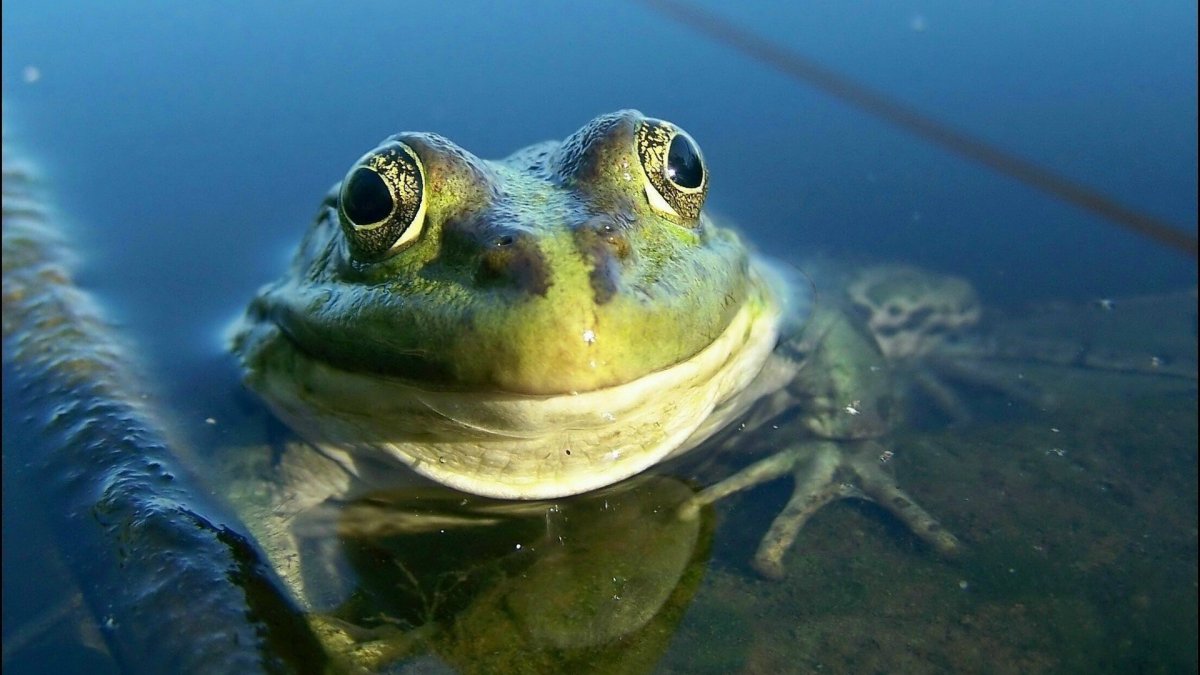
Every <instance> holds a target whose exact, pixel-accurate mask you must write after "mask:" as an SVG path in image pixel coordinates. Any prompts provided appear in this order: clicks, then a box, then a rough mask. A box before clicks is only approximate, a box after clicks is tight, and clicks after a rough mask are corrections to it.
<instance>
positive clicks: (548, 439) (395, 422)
mask: <svg viewBox="0 0 1200 675" xmlns="http://www.w3.org/2000/svg"><path fill="white" fill-rule="evenodd" d="M672 148H673V149H672ZM702 162H703V160H702V158H701V157H700V155H699V149H698V148H697V147H696V146H695V145H694V141H692V140H691V138H690V137H689V136H684V135H682V132H679V131H678V130H677V129H676V128H675V127H674V126H672V125H669V124H668V123H666V122H661V121H658V120H651V119H647V118H645V117H642V115H641V114H640V113H637V112H634V111H624V112H619V113H615V114H612V115H607V116H603V117H599V118H597V119H595V120H593V121H592V122H591V123H589V124H588V125H586V126H585V127H583V129H581V130H580V131H578V132H576V133H575V134H574V135H572V136H571V137H570V138H568V139H567V140H565V141H563V142H562V143H542V144H539V145H535V146H531V147H529V148H526V149H524V150H522V151H520V152H517V153H515V154H513V155H512V156H510V157H509V158H507V159H505V160H503V161H499V162H489V161H484V160H480V159H477V158H475V157H473V156H471V155H470V154H468V153H467V152H466V151H464V150H462V149H460V148H458V147H457V146H455V145H454V144H452V143H450V142H449V141H447V140H445V139H443V138H441V137H439V136H435V135H432V134H416V133H405V134H399V135H397V136H393V137H392V138H389V139H388V140H387V141H385V142H384V144H383V145H381V146H380V148H378V149H377V150H375V151H373V152H371V153H368V154H367V155H365V156H364V157H363V158H362V159H360V160H359V161H358V162H357V163H356V164H355V165H354V166H353V167H351V169H350V172H349V173H348V178H347V180H346V182H344V183H343V185H342V186H341V187H338V188H335V189H334V190H333V192H332V193H331V195H330V197H329V198H328V199H327V200H326V202H325V203H324V204H323V205H322V207H321V210H320V212H319V213H318V216H317V219H316V222H315V223H314V225H313V226H312V228H311V229H310V230H309V232H308V235H307V236H306V238H305V239H304V241H303V243H302V244H301V246H300V250H299V252H298V253H297V254H296V257H295V259H294V261H293V263H292V267H291V270H290V271H289V273H288V274H287V275H286V276H285V277H284V278H283V279H282V280H281V281H279V282H278V283H276V284H273V285H271V286H268V287H266V288H265V289H264V290H263V291H262V293H261V294H260V295H259V296H258V297H257V298H255V299H254V301H253V302H252V303H251V305H250V308H249V310H248V311H247V313H246V316H245V318H244V319H243V321H242V322H241V324H240V325H239V326H238V327H237V329H236V331H235V334H234V337H233V349H234V351H235V352H236V353H237V354H238V355H239V356H240V357H241V359H242V362H243V365H244V366H245V367H246V370H247V376H246V379H247V381H248V383H249V384H250V386H251V387H252V388H254V389H255V390H256V391H258V393H260V394H261V395H262V396H263V397H264V398H265V399H266V400H267V402H268V403H269V404H270V405H271V407H272V408H273V409H274V410H275V412H276V413H277V414H278V415H279V417H280V418H282V419H283V420H284V422H286V423H287V424H288V425H289V426H291V427H292V428H293V429H295V430H296V431H298V432H299V433H300V435H301V436H303V437H304V438H306V439H307V440H308V441H309V442H310V443H312V444H313V445H315V446H316V447H318V448H320V449H321V451H322V453H324V454H325V455H326V456H327V457H331V458H336V459H337V461H338V462H339V463H341V464H343V465H344V466H352V465H354V464H355V463H356V460H355V458H356V457H367V456H371V457H391V458H393V459H396V460H399V462H400V463H401V464H404V465H406V466H409V467H411V468H412V469H414V470H415V471H417V472H418V473H420V474H422V475H425V476H427V477H429V478H432V479H434V480H436V481H438V482H440V483H443V484H445V485H449V486H451V487H454V488H457V489H459V490H463V491H466V492H471V493H475V494H481V495H487V496H491V497H499V498H506V499H540V498H553V497H558V496H563V495H570V494H578V493H581V492H586V491H588V490H593V489H596V488H599V487H603V486H605V485H610V484H612V483H615V482H617V481H620V480H622V479H624V478H628V477H629V476H632V475H635V474H637V473H639V472H641V471H643V470H645V469H646V468H648V467H650V466H652V465H654V464H655V463H657V462H660V461H662V460H663V459H665V458H667V457H669V456H671V455H673V454H677V453H679V452H683V451H684V450H687V449H688V448H691V447H694V446H695V445H696V444H697V443H699V442H701V441H702V440H703V439H704V438H705V437H707V435H708V434H711V433H712V431H713V430H714V429H716V428H718V427H719V426H720V425H719V424H717V423H716V421H715V420H716V419H717V418H721V419H724V416H726V415H727V414H732V413H730V412H729V411H731V410H734V409H735V408H736V409H741V408H742V407H744V406H740V405H734V404H733V403H731V401H733V400H734V399H738V400H740V398H741V397H740V395H741V394H742V393H743V392H744V391H746V390H747V388H748V387H749V385H750V383H751V381H753V380H754V378H755V377H756V376H757V375H758V373H759V372H760V371H761V370H762V368H763V364H764V363H765V362H766V361H767V359H768V358H769V357H770V354H771V353H772V350H773V349H774V348H775V346H776V344H777V342H778V337H779V331H780V328H781V324H782V323H783V321H784V313H785V312H786V311H787V308H786V299H787V297H789V287H788V283H787V282H786V281H783V277H782V276H781V275H780V274H778V273H777V271H776V270H775V269H774V268H772V267H771V266H769V265H767V264H766V263H765V262H764V261H762V260H761V259H758V258H755V257H752V256H751V255H750V254H749V253H748V252H747V250H746V249H745V247H744V246H743V245H742V244H741V242H740V240H739V239H738V237H737V236H736V235H735V234H734V233H733V232H732V231H730V230H726V229H722V228H719V227H717V226H716V225H715V224H713V223H712V222H711V221H710V220H709V219H708V218H707V217H706V216H704V215H703V214H701V213H700V211H699V204H700V202H701V201H702V199H703V196H704V194H705V192H706V190H707V185H708V180H707V171H706V170H705V169H704V168H703V163H702ZM393 163H395V164H393ZM647 171H656V172H659V173H660V174H661V175H658V176H657V177H656V178H655V179H654V180H650V179H649V178H648V177H647ZM672 176H679V177H680V178H681V180H683V181H685V183H686V185H680V186H678V187H679V194H670V193H668V194H665V195H664V194H663V192H664V191H668V190H671V189H673V186H675V183H674V182H673V178H672ZM414 199H417V200H420V201H419V202H414V201H412V200H414ZM361 221H369V222H361ZM393 242H394V243H393ZM351 472H352V473H358V472H357V471H356V470H354V469H351Z"/></svg>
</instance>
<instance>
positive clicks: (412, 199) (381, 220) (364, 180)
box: [338, 141, 426, 262]
mask: <svg viewBox="0 0 1200 675" xmlns="http://www.w3.org/2000/svg"><path fill="white" fill-rule="evenodd" d="M425 201H426V199H425V168H424V166H422V165H421V159H420V158H419V157H417V153H415V152H413V150H412V148H410V147H408V146H407V145H405V144H403V143H400V142H396V141H393V142H391V143H387V144H386V145H384V146H382V147H379V148H376V149H375V150H372V151H371V152H369V153H367V154H366V155H364V156H363V157H362V159H360V160H358V161H357V162H355V163H354V166H353V167H351V169H350V171H349V173H347V174H346V178H345V179H343V180H342V188H341V190H340V191H339V193H338V214H339V215H340V220H341V223H342V232H343V233H345V235H346V241H347V242H348V243H349V244H350V253H351V255H353V256H354V258H355V259H357V260H361V261H363V262H377V261H379V260H383V259H384V258H387V257H388V256H390V255H392V254H394V253H396V252H397V251H400V250H401V249H403V248H404V247H405V246H406V245H408V244H409V243H410V242H412V241H414V240H415V239H416V238H417V237H418V236H420V234H421V230H422V229H424V225H425Z"/></svg>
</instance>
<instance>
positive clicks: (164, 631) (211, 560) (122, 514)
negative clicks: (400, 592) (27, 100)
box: [3, 124, 325, 673]
mask: <svg viewBox="0 0 1200 675" xmlns="http://www.w3.org/2000/svg"><path fill="white" fill-rule="evenodd" d="M5 126H7V124H6V125H5ZM10 145H11V144H10V142H9V139H8V133H7V129H6V130H5V139H4V152H3V255H4V263H3V298H4V309H3V329H4V362H5V363H4V365H5V372H6V375H8V376H9V377H6V381H5V383H4V401H5V413H6V414H16V415H19V420H20V421H19V422H18V423H17V424H16V428H17V430H18V431H17V434H19V436H17V434H14V436H17V438H16V440H18V441H19V442H14V443H6V446H5V448H4V452H5V461H6V464H8V463H9V462H15V463H18V464H19V465H21V466H26V467H29V470H30V472H31V477H33V478H35V479H36V480H37V481H38V483H39V485H38V488H37V492H38V494H39V495H40V496H41V498H42V504H41V507H42V509H43V510H44V512H45V521H46V522H47V523H49V525H50V527H51V528H52V529H53V530H54V535H55V538H56V539H57V541H58V542H59V545H60V547H61V548H62V550H63V558H64V559H65V560H66V561H67V565H68V567H69V568H70V570H71V572H72V573H73V575H74V577H75V578H76V580H77V582H78V584H79V587H80V589H81V591H82V594H83V598H84V601H85V603H86V605H87V607H88V608H89V609H90V612H91V613H92V615H93V616H94V617H95V618H96V622H97V624H98V625H99V626H100V628H101V632H102V633H103V636H104V639H105V643H106V645H107V647H108V649H109V651H110V652H111V653H112V655H113V656H114V658H115V659H116V661H117V662H118V663H119V664H120V666H121V668H122V669H123V670H125V671H126V672H134V673H167V672H170V673H255V672H268V673H283V672H322V671H324V670H325V657H324V654H323V652H322V650H321V648H320V646H319V643H318V642H317V640H316V638H315V637H314V635H313V634H312V632H311V630H310V629H309V626H308V624H307V622H306V621H305V619H304V615H303V613H302V612H301V611H300V609H299V608H298V606H297V605H296V603H295V601H294V600H293V599H292V598H291V597H290V595H289V594H288V592H287V591H286V590H285V588H284V586H283V585H282V583H281V582H280V580H279V579H278V578H277V576H276V575H275V573H274V572H273V570H272V569H271V568H270V567H269V566H268V565H267V564H266V562H265V561H266V558H265V556H264V555H263V553H262V551H261V550H259V549H258V547H257V546H256V544H255V543H254V542H253V540H252V539H251V538H250V537H249V536H247V535H246V534H245V532H246V529H245V528H244V527H243V526H242V524H241V523H239V522H238V519H237V518H236V517H235V516H234V515H233V513H232V512H231V511H230V510H229V509H228V508H227V507H225V506H224V505H222V504H221V503H219V502H218V501H216V500H214V498H212V497H211V496H209V494H208V491H207V490H206V489H205V488H204V487H203V485H202V484H201V482H200V481H199V480H198V478H197V477H196V476H194V475H191V474H190V473H189V471H188V469H187V468H186V467H185V466H184V464H183V463H182V462H181V461H180V460H179V458H178V457H176V456H175V454H174V453H173V452H172V449H171V448H172V442H171V439H170V438H169V436H168V434H167V433H166V432H165V431H164V429H166V428H167V427H166V426H165V425H164V424H163V421H162V418H161V417H160V415H159V414H158V413H157V412H156V411H155V410H154V409H153V406H152V405H151V403H150V401H149V399H148V398H147V393H146V392H147V391H149V390H153V387H150V388H149V389H148V388H147V386H146V383H145V381H143V380H139V379H138V377H137V375H136V373H137V364H136V359H133V358H131V353H132V352H131V351H130V349H128V347H127V346H126V345H125V344H123V343H122V341H121V339H120V336H118V335H117V333H116V332H115V331H114V330H113V328H112V327H111V326H110V325H109V323H108V322H106V320H105V318H104V316H103V315H102V313H101V312H100V311H99V310H98V309H97V307H96V305H95V303H94V302H93V301H92V299H91V298H90V297H89V296H88V295H87V294H86V293H84V292H83V291H81V290H80V289H79V288H78V287H76V286H75V285H74V283H73V282H72V278H71V274H70V253H69V250H68V249H67V248H66V247H65V246H64V245H63V243H62V232H61V231H60V229H59V227H58V224H57V223H56V220H57V219H56V217H55V216H54V215H53V211H52V210H51V209H50V208H49V207H48V204H47V202H46V201H45V200H44V199H42V198H41V196H40V194H39V193H40V190H39V185H38V182H37V180H36V177H35V175H34V172H33V171H31V170H30V169H29V168H28V167H27V166H25V165H23V164H22V163H21V162H20V161H19V160H18V159H17V158H16V157H15V156H14V155H13V153H12V151H11V148H10ZM8 426H9V425H8V424H7V423H6V427H8ZM6 435H7V434H6ZM8 440H10V441H11V440H14V438H9V439H8Z"/></svg>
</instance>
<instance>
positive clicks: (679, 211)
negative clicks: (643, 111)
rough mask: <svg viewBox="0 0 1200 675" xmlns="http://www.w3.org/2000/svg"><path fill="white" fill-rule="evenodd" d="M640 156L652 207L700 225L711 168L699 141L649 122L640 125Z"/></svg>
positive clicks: (665, 125)
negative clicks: (701, 151) (706, 162)
mask: <svg viewBox="0 0 1200 675" xmlns="http://www.w3.org/2000/svg"><path fill="white" fill-rule="evenodd" d="M637 155H638V160H639V161H640V162H641V163H642V170H643V171H645V172H646V198H647V199H648V200H649V201H650V205H651V206H653V207H654V208H655V209H656V210H658V211H661V212H662V213H665V214H667V215H669V216H673V217H674V218H679V219H681V220H683V221H685V222H686V223H688V224H690V223H695V222H697V221H698V220H699V218H700V210H701V209H702V208H704V198H705V197H706V196H707V195H708V168H707V167H706V166H705V164H704V156H703V155H701V154H700V146H698V145H696V141H694V140H692V137H691V136H689V135H688V134H687V132H686V131H684V130H682V129H680V128H679V127H676V126H675V125H673V124H671V123H669V122H663V121H662V120H655V119H648V120H646V121H644V122H642V123H641V124H639V125H638V129H637Z"/></svg>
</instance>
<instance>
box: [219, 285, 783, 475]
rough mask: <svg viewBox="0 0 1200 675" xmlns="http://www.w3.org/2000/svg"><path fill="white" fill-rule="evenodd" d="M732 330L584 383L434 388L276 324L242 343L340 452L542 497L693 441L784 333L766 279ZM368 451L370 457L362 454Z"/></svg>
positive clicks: (287, 400) (275, 398)
mask: <svg viewBox="0 0 1200 675" xmlns="http://www.w3.org/2000/svg"><path fill="white" fill-rule="evenodd" d="M758 281H759V283H755V284H754V288H755V292H753V293H751V294H750V297H749V298H748V300H747V302H746V303H745V305H744V306H743V307H742V308H741V310H739V312H738V313H737V314H736V315H735V317H734V319H733V320H732V321H731V322H730V324H729V326H728V327H727V328H726V329H725V331H724V332H723V333H722V334H721V335H719V336H718V337H717V338H716V339H715V340H714V341H713V342H712V343H711V344H710V345H708V346H707V347H705V348H704V349H703V350H701V351H700V352H699V353H697V354H696V355H694V356H692V357H691V358H689V359H687V360H685V361H682V362H680V363H677V364H675V365H673V366H669V367H667V368H664V369H662V370H658V371H656V372H653V373H650V374H648V375H645V376H642V377H640V378H637V379H635V380H632V381H630V382H626V383H623V384H619V385H615V386H611V387H606V388H602V389H596V390H593V391H587V392H582V393H577V394H561V395H552V396H545V395H539V396H534V395H527V394H515V393H504V392H464V391H440V390H435V389H430V388H423V387H421V386H420V385H419V384H417V383H414V382H412V381H408V380H402V379H399V378H394V377H387V376H380V375H375V374H364V373H357V372H349V371H345V370H341V369H338V368H336V367H333V366H331V365H329V364H327V363H325V362H323V361H319V360H315V359H313V358H311V357H309V356H308V355H306V354H305V353H303V352H302V351H301V350H299V349H297V348H296V347H295V346H294V345H293V344H292V343H291V341H290V340H289V339H287V338H286V336H284V335H282V333H281V331H278V330H277V329H276V330H274V331H270V330H267V331H265V332H264V334H260V336H259V339H258V341H257V342H258V344H257V346H256V348H254V349H253V350H250V351H249V352H248V353H246V354H243V358H245V359H246V361H247V364H248V365H249V366H251V367H250V368H249V371H250V372H249V375H248V376H247V381H248V383H249V384H250V385H251V386H252V387H253V388H254V389H255V390H257V391H258V392H259V393H260V394H261V395H262V396H263V397H264V398H265V399H266V400H267V401H268V403H269V404H270V405H271V407H272V408H273V409H274V411H275V412H276V414H277V415H278V416H279V417H280V418H281V419H283V421H284V422H285V423H287V424H289V425H290V426H291V427H292V428H294V429H295V430H296V431H297V432H298V433H299V434H300V435H301V436H303V437H304V438H305V439H306V440H308V441H309V442H310V443H313V444H314V445H316V446H317V447H319V448H321V449H322V450H323V451H324V452H325V453H326V454H329V455H331V456H333V455H341V456H342V458H344V459H346V460H348V461H343V464H344V465H349V466H355V464H354V462H353V458H354V457H356V456H363V457H371V458H379V457H390V458H392V459H394V460H397V461H399V462H401V463H403V464H405V465H407V466H409V467H411V468H412V469H413V470H414V471H416V472H417V473H419V474H422V475H424V476H426V477H428V478H431V479H433V480H435V481H437V482H439V483H442V484H444V485H447V486H449V487H452V488H455V489H458V490H462V491H464V492H469V493H473V494H478V495H483V496H487V497H495V498H502V499H548V498H555V497H562V496H566V495H572V494H578V493H582V492H587V491H589V490H593V489H597V488H600V487H604V486H606V485H610V484H612V483H615V482H617V481H620V480H622V479H624V478H628V477H630V476H632V475H635V474H637V473H639V472H641V471H643V470H645V469H647V468H648V467H650V466H652V465H654V464H656V463H658V462H660V461H662V460H664V459H665V458H667V457H668V456H671V455H673V454H678V453H680V452H682V451H684V450H686V449H689V448H690V447H693V446H694V445H695V444H697V443H698V442H699V441H700V440H703V436H704V434H697V430H698V429H699V428H700V427H701V425H702V423H703V422H704V421H705V420H706V418H708V417H709V416H710V413H712V411H713V410H714V409H716V408H717V407H719V406H721V405H723V404H724V403H726V402H727V401H729V400H730V399H731V398H732V397H734V396H735V395H736V394H738V392H741V391H743V390H744V389H746V388H747V386H748V385H749V383H750V382H751V381H752V380H753V379H754V378H755V377H756V376H757V375H758V373H759V371H760V370H761V369H762V367H763V364H764V363H765V362H766V361H767V359H768V357H769V356H770V354H771V352H772V350H773V349H774V347H775V345H776V342H777V340H778V334H779V326H780V321H781V310H780V307H781V303H780V301H779V299H778V298H777V297H776V296H775V289H773V288H772V287H771V286H770V285H769V284H767V283H765V282H762V280H761V279H760V280H758ZM365 465H366V463H364V466H365Z"/></svg>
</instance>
